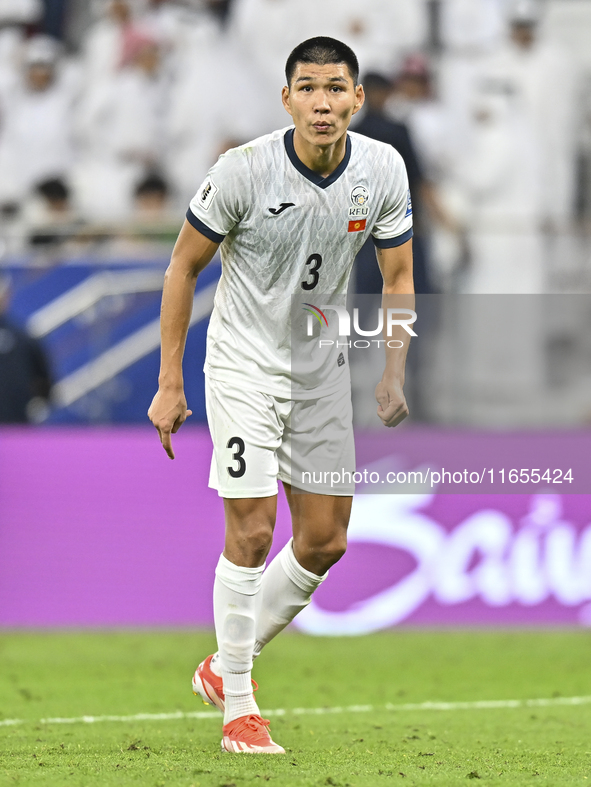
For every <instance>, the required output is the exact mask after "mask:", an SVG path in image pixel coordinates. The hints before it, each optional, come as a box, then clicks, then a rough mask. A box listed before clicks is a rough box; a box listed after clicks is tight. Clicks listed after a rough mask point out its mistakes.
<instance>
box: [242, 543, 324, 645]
mask: <svg viewBox="0 0 591 787" xmlns="http://www.w3.org/2000/svg"><path fill="white" fill-rule="evenodd" d="M327 576H328V571H327V572H326V574H324V575H323V576H321V577H319V576H318V575H317V574H313V573H312V572H311V571H307V570H306V569H305V568H302V566H300V564H299V563H298V561H297V560H296V558H295V555H294V553H293V538H291V539H290V540H289V541H288V543H287V544H286V545H285V546H284V547H283V549H282V550H281V552H280V553H279V554H278V555H277V556H276V557H275V559H274V560H273V562H272V563H271V565H270V566H269V568H268V569H267V570H266V571H265V573H264V574H263V581H262V584H261V590H260V593H259V594H258V596H257V611H256V637H255V639H256V642H255V646H254V651H253V658H256V657H257V656H258V655H259V653H260V652H261V650H262V649H263V648H264V646H265V645H266V644H267V642H270V641H271V640H272V639H273V637H275V636H277V634H279V632H280V631H283V629H284V628H285V627H286V626H287V624H288V623H291V621H292V620H293V619H294V618H295V616H296V615H297V614H298V612H301V611H302V609H304V607H307V606H308V604H309V603H310V601H311V599H312V593H313V592H314V591H315V590H316V588H317V587H318V586H319V585H320V584H321V583H322V582H324V580H325V579H326V577H327Z"/></svg>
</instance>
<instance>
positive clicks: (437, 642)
mask: <svg viewBox="0 0 591 787" xmlns="http://www.w3.org/2000/svg"><path fill="white" fill-rule="evenodd" d="M212 648H213V637H212V636H211V634H207V633H191V632H140V633H83V634H80V633H64V634H56V633H6V634H3V635H2V636H1V637H0V719H14V718H17V719H25V720H26V723H25V724H21V725H18V726H0V784H2V785H4V784H7V785H15V784H17V785H29V784H30V785H67V786H69V785H72V787H95V786H96V787H103V786H106V785H138V786H139V785H142V787H143V786H144V785H146V786H147V787H157V785H163V786H164V785H166V786H167V787H168V785H171V786H172V785H180V786H182V787H190V786H191V785H193V786H194V787H224V786H225V787H231V786H233V785H234V786H235V787H243V786H244V785H249V786H250V785H252V786H253V787H256V786H257V785H261V784H263V783H266V782H268V783H269V784H270V785H282V786H284V787H291V785H294V786H299V785H341V786H342V787H345V785H351V787H353V786H354V785H355V786H356V787H357V786H359V787H362V786H363V787H374V785H382V784H388V783H396V784H404V785H459V784H467V783H474V784H476V783H481V784H491V785H507V786H508V787H514V785H530V784H531V785H548V786H549V787H550V786H552V787H554V785H571V784H572V785H574V784H577V785H589V784H590V783H591V705H581V706H578V707H561V706H553V707H546V708H544V707H539V708H531V707H530V708H515V709H478V710H475V709H470V710H453V711H452V710H450V711H434V710H431V711H425V710H421V711H408V710H405V711H403V710H386V709H385V705H386V703H392V704H395V705H400V704H404V703H415V702H424V701H429V700H434V701H436V700H440V701H471V700H482V699H484V700H486V699H526V698H542V697H559V696H564V697H568V696H581V695H591V634H590V633H589V632H574V631H573V632H515V633H513V632H488V631H486V632H485V631H479V632H448V631H445V632H443V631H440V632H424V631H421V632H417V631H399V632H393V633H384V634H379V635H375V636H371V637H366V638H353V639H314V638H307V637H302V636H298V635H297V634H284V635H283V636H281V637H279V638H278V639H277V640H276V641H275V642H273V643H272V644H271V645H270V646H269V647H268V648H267V650H266V651H265V653H264V654H263V656H262V657H261V658H260V660H259V662H258V663H257V664H256V668H255V677H256V678H257V679H258V680H259V682H260V683H261V689H260V691H259V694H258V695H257V696H258V698H259V701H260V704H261V707H262V708H263V709H264V708H267V709H277V708H285V709H288V710H289V709H291V708H297V707H308V708H316V707H332V706H348V705H359V704H364V705H365V704H371V705H373V706H374V710H373V711H372V712H363V713H347V712H345V713H341V714H333V715H316V716H315V715H293V714H290V713H289V712H288V713H286V715H285V716H283V717H272V718H273V722H272V731H273V736H274V738H275V739H276V740H277V741H278V742H279V743H281V744H282V745H283V746H285V748H286V750H287V754H286V756H281V757H280V756H276V757H272V756H268V755H267V756H247V755H229V754H226V755H222V754H220V752H219V741H220V737H221V716H220V719H219V720H218V719H217V718H215V719H211V718H208V719H181V720H175V721H142V722H138V721H134V722H97V723H95V724H84V723H74V724H55V723H52V724H44V723H40V721H39V720H40V719H43V718H48V717H77V716H82V715H94V716H98V715H107V714H109V715H131V714H136V713H141V712H146V713H160V712H164V713H166V712H172V711H176V710H180V711H195V710H206V709H205V708H204V706H203V705H201V703H200V702H198V700H197V699H196V698H195V697H193V695H192V694H191V691H190V689H189V685H190V684H189V679H190V676H191V673H192V671H193V670H194V668H195V666H196V664H197V662H198V661H199V660H200V659H201V658H202V657H203V656H204V655H207V653H209V652H211V650H212ZM467 780H468V781H467ZM477 780H479V781H477Z"/></svg>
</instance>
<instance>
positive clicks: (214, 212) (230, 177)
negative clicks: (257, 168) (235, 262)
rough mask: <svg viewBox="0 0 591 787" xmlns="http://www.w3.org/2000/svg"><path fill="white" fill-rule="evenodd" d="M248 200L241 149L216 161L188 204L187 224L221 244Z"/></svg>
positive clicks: (245, 168)
mask: <svg viewBox="0 0 591 787" xmlns="http://www.w3.org/2000/svg"><path fill="white" fill-rule="evenodd" d="M249 198H250V169H249V166H248V162H247V161H246V159H245V156H244V153H243V151H242V150H241V149H240V148H234V149H232V150H229V151H228V152H227V153H224V154H223V155H222V156H220V157H219V159H218V160H217V162H216V163H215V164H214V165H213V167H212V168H211V169H210V170H209V172H208V173H207V177H206V178H205V180H204V181H203V183H202V184H201V186H199V188H198V189H197V193H196V194H195V196H194V197H193V199H192V200H191V202H190V203H189V210H188V211H187V221H188V222H189V224H191V225H192V226H193V227H195V229H196V230H198V231H199V232H200V233H201V234H202V235H205V237H206V238H209V239H210V240H212V241H214V242H215V243H221V242H222V241H223V240H224V238H225V237H226V235H227V234H228V233H229V232H230V230H231V229H232V228H233V227H234V226H235V225H236V224H238V223H239V222H240V221H241V219H242V217H243V216H244V214H245V212H246V209H247V206H248V203H249Z"/></svg>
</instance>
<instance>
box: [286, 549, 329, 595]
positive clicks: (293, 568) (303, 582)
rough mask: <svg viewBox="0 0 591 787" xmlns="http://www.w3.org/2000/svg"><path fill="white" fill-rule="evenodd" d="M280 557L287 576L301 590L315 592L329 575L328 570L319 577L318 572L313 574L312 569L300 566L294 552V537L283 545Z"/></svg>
mask: <svg viewBox="0 0 591 787" xmlns="http://www.w3.org/2000/svg"><path fill="white" fill-rule="evenodd" d="M279 559H280V560H281V565H282V567H283V570H284V571H285V573H286V574H287V576H288V577H289V578H290V579H291V581H292V582H293V583H294V585H297V587H299V588H300V589H301V590H304V591H309V592H310V593H313V592H314V591H315V590H316V588H317V587H318V586H319V585H320V584H321V583H322V582H324V580H325V579H326V577H327V576H328V571H327V572H326V574H323V575H322V576H320V577H319V576H318V574H313V573H312V572H311V571H308V570H307V569H305V568H303V567H302V566H300V564H299V563H298V561H297V560H296V556H295V555H294V553H293V538H290V539H289V541H288V542H287V544H286V545H285V546H284V547H283V549H282V550H281V552H280V553H279Z"/></svg>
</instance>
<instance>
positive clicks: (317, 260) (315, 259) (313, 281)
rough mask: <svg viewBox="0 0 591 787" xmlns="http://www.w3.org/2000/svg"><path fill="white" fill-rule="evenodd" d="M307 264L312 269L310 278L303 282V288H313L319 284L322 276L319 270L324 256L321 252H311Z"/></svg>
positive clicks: (309, 273) (309, 274)
mask: <svg viewBox="0 0 591 787" xmlns="http://www.w3.org/2000/svg"><path fill="white" fill-rule="evenodd" d="M306 265H309V266H310V270H309V271H308V279H307V280H306V281H303V282H302V289H303V290H313V289H314V287H316V285H317V284H318V279H319V278H320V274H319V273H318V271H319V270H320V266H321V265H322V256H321V255H320V254H310V256H309V257H308V259H307V260H306ZM310 277H311V278H310Z"/></svg>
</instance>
